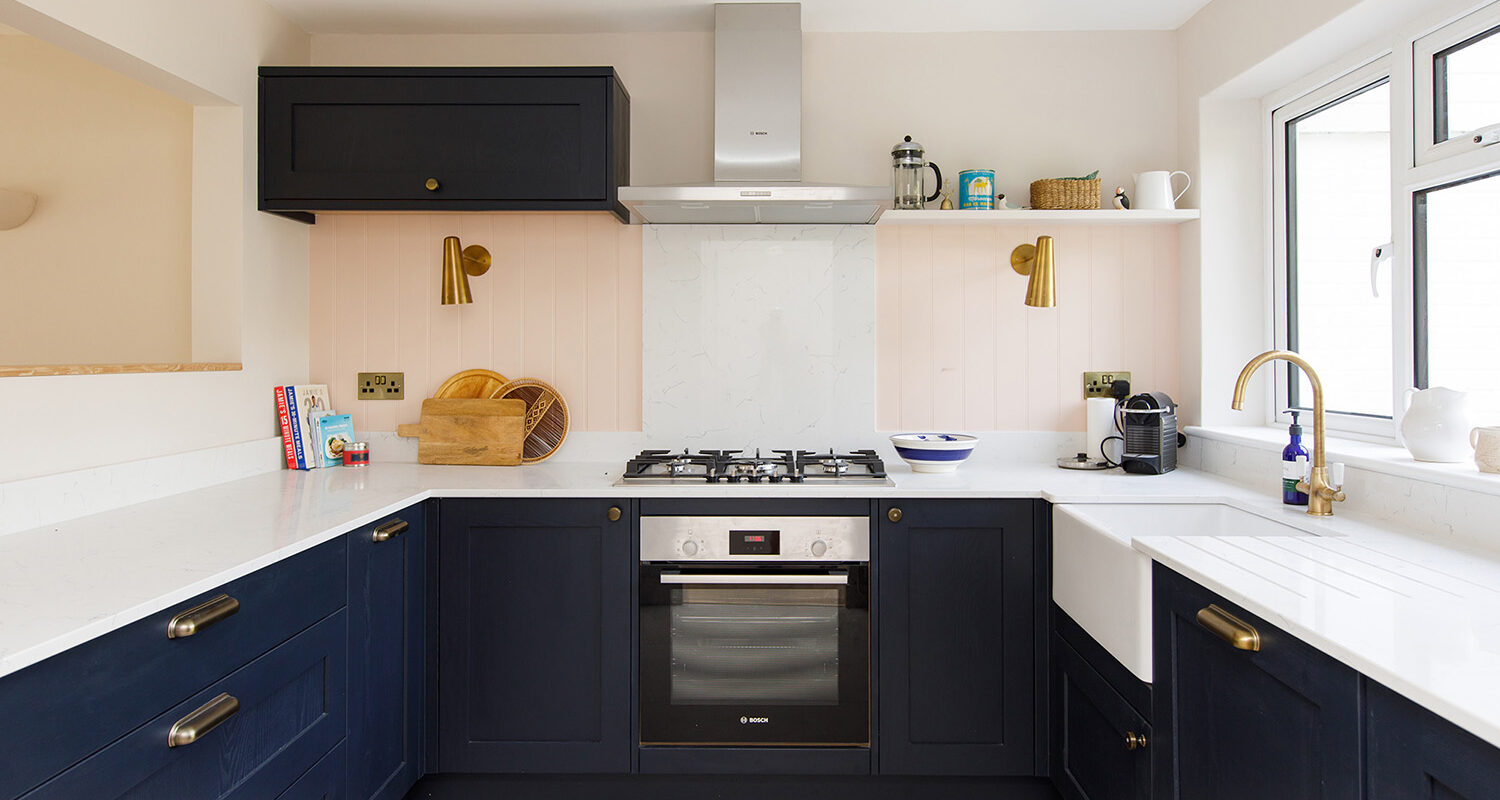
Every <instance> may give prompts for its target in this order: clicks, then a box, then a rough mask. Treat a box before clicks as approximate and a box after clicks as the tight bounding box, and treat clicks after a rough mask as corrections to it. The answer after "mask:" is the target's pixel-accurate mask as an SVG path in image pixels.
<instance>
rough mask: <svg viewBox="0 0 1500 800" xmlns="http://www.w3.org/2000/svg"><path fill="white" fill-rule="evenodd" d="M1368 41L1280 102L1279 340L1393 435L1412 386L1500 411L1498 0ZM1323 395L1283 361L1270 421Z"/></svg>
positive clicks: (1341, 401)
mask: <svg viewBox="0 0 1500 800" xmlns="http://www.w3.org/2000/svg"><path fill="white" fill-rule="evenodd" d="M1368 56H1369V60H1367V61H1366V63H1364V64H1362V65H1360V66H1358V67H1357V68H1352V69H1345V70H1343V71H1342V72H1341V73H1340V74H1338V75H1337V76H1336V77H1330V79H1329V80H1327V81H1326V82H1324V83H1322V84H1321V85H1318V86H1316V87H1315V88H1312V89H1311V90H1308V91H1302V92H1299V93H1297V94H1296V96H1295V97H1293V98H1291V99H1287V100H1285V101H1284V102H1280V103H1276V104H1275V107H1274V110H1273V111H1272V113H1271V120H1270V121H1271V130H1270V145H1271V154H1272V155H1271V163H1272V175H1273V184H1274V185H1273V203H1272V212H1273V239H1274V247H1273V253H1274V271H1273V277H1274V286H1275V298H1276V301H1275V302H1276V314H1275V321H1276V337H1277V339H1276V343H1277V346H1278V347H1285V348H1288V349H1292V350H1297V351H1298V352H1300V353H1302V354H1303V355H1304V356H1305V357H1307V359H1308V360H1309V361H1310V362H1311V363H1312V364H1314V365H1315V366H1316V367H1317V368H1318V373H1319V375H1320V376H1321V377H1322V380H1323V384H1324V390H1325V397H1326V401H1327V405H1328V427H1329V429H1330V430H1334V431H1340V432H1344V433H1353V434H1357V435H1366V436H1378V437H1390V436H1393V435H1394V433H1395V422H1394V420H1395V419H1398V418H1399V416H1400V414H1401V412H1402V410H1403V405H1404V398H1405V394H1406V390H1407V389H1409V388H1412V387H1415V388H1427V387H1429V386H1439V385H1441V386H1448V387H1450V388H1454V389H1460V390H1464V391H1469V392H1472V393H1475V395H1474V399H1475V403H1474V406H1475V410H1476V411H1478V412H1479V414H1480V415H1481V417H1483V415H1485V414H1486V412H1488V413H1489V414H1495V413H1500V146H1497V145H1494V144H1492V143H1491V139H1492V138H1493V139H1500V2H1497V3H1493V4H1491V5H1489V6H1487V7H1485V8H1483V9H1481V10H1479V11H1476V12H1474V13H1472V14H1469V15H1467V16H1464V17H1463V18H1461V19H1457V20H1453V21H1447V22H1446V24H1441V25H1438V26H1434V27H1433V28H1432V29H1429V30H1426V31H1418V32H1406V33H1405V35H1404V36H1403V37H1402V38H1399V39H1396V40H1395V41H1394V42H1393V43H1392V46H1391V48H1390V50H1389V51H1387V52H1386V53H1383V54H1382V53H1371V54H1368ZM1491 130H1493V131H1494V134H1493V136H1491V135H1490V133H1489V131H1491ZM1311 405H1312V395H1311V388H1310V387H1309V386H1308V383H1307V379H1306V377H1305V376H1304V375H1302V374H1301V371H1300V370H1298V369H1297V368H1296V367H1293V366H1290V365H1287V367H1286V368H1285V369H1278V372H1277V380H1276V402H1275V406H1274V409H1273V411H1274V412H1275V414H1276V415H1277V416H1276V418H1273V420H1271V421H1272V422H1276V421H1277V420H1281V421H1284V417H1282V416H1281V415H1282V414H1284V413H1285V412H1286V411H1288V410H1306V409H1309V408H1310V406H1311ZM1476 419H1479V418H1476ZM1483 419H1486V420H1487V419H1489V417H1483ZM1495 420H1496V421H1500V417H1496V418H1495Z"/></svg>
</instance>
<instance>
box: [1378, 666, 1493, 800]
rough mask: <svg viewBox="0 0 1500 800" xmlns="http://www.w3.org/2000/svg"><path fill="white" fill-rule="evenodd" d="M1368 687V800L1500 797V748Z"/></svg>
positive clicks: (1398, 697)
mask: <svg viewBox="0 0 1500 800" xmlns="http://www.w3.org/2000/svg"><path fill="white" fill-rule="evenodd" d="M1365 685H1366V689H1365V704H1366V705H1365V724H1366V729H1365V730H1366V736H1367V737H1368V739H1367V753H1368V761H1367V765H1368V766H1367V774H1368V782H1367V785H1368V786H1369V791H1368V793H1367V795H1366V797H1367V800H1479V798H1484V797H1495V796H1496V794H1497V793H1500V749H1497V748H1496V747H1495V746H1494V745H1492V744H1490V743H1488V742H1486V741H1484V740H1482V739H1480V738H1479V737H1477V736H1475V735H1474V734H1472V733H1469V732H1468V731H1466V730H1463V729H1462V728H1460V727H1458V726H1457V725H1454V724H1453V723H1451V722H1449V721H1447V720H1445V719H1443V718H1441V717H1439V716H1438V715H1436V714H1434V713H1432V712H1431V711H1428V710H1427V709H1425V708H1422V707H1421V706H1419V705H1417V704H1416V703H1413V702H1412V701H1410V700H1407V699H1406V698H1404V697H1402V696H1401V695H1398V694H1396V693H1395V692H1393V691H1391V690H1390V689H1387V688H1385V687H1384V686H1381V685H1380V684H1378V683H1375V682H1374V681H1367V682H1366V684H1365Z"/></svg>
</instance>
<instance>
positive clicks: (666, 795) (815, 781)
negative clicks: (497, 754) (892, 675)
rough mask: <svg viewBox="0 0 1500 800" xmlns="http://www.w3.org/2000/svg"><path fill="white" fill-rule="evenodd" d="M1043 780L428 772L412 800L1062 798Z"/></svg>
mask: <svg viewBox="0 0 1500 800" xmlns="http://www.w3.org/2000/svg"><path fill="white" fill-rule="evenodd" d="M1057 797H1058V795H1057V793H1056V792H1054V791H1053V789H1052V784H1051V783H1050V782H1048V781H1046V780H1043V779H1039V778H906V777H870V776H828V775H818V776H790V777H782V776H768V775H588V776H579V775H429V776H427V777H426V778H423V779H422V780H421V781H419V782H418V783H417V785H416V786H415V787H414V788H413V789H412V790H411V791H410V792H409V793H407V795H406V800H492V799H493V798H504V800H570V799H571V798H579V800H585V799H588V800H592V798H608V800H801V799H802V798H809V799H811V798H817V800H897V799H898V798H899V799H900V800H929V799H930V800H1056V799H1057Z"/></svg>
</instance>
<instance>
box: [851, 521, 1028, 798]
mask: <svg viewBox="0 0 1500 800" xmlns="http://www.w3.org/2000/svg"><path fill="white" fill-rule="evenodd" d="M1038 505H1040V504H1039V503H1038V502H1036V501H1031V500H899V501H897V500H882V501H880V503H879V504H878V513H879V515H880V517H879V523H880V524H879V547H878V557H877V561H876V564H875V584H876V587H875V594H876V602H877V606H876V608H877V622H876V632H877V637H878V641H877V644H876V651H877V653H878V659H879V686H878V700H877V703H876V705H877V708H878V713H879V727H878V731H879V733H878V736H879V742H878V751H879V765H878V771H879V772H880V773H882V774H886V775H1045V774H1046V763H1045V760H1041V759H1040V758H1039V753H1040V751H1039V741H1042V740H1041V739H1040V737H1039V736H1038V727H1039V725H1040V724H1041V723H1042V721H1043V718H1044V717H1045V714H1046V706H1045V703H1042V704H1041V706H1040V707H1039V706H1038V703H1041V701H1042V700H1043V699H1044V695H1045V692H1044V691H1039V690H1038V686H1039V684H1040V685H1041V686H1043V687H1044V686H1045V672H1041V673H1039V669H1040V663H1039V660H1038V656H1039V654H1040V653H1041V652H1043V651H1045V649H1046V635H1047V623H1046V619H1047V617H1046V605H1045V603H1046V597H1047V594H1046V589H1045V587H1046V586H1048V585H1049V584H1048V582H1047V580H1046V577H1045V569H1046V558H1045V552H1046V551H1045V529H1044V527H1041V526H1039V525H1038V512H1037V507H1038ZM1039 677H1040V678H1041V680H1040V681H1039V680H1038V678H1039ZM1039 761H1040V763H1039Z"/></svg>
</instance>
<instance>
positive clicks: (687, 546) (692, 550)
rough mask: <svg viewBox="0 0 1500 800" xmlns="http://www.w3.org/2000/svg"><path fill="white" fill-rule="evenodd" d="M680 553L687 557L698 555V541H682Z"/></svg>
mask: <svg viewBox="0 0 1500 800" xmlns="http://www.w3.org/2000/svg"><path fill="white" fill-rule="evenodd" d="M682 554H683V555H685V556H687V557H688V558H692V557H693V556H696V555H698V543H697V542H695V541H692V540H691V539H689V540H688V541H686V542H683V543H682Z"/></svg>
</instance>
